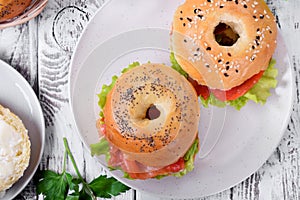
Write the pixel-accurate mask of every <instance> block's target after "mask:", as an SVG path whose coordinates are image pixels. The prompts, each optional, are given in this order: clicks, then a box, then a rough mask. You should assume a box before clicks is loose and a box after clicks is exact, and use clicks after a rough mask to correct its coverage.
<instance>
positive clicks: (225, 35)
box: [214, 22, 240, 46]
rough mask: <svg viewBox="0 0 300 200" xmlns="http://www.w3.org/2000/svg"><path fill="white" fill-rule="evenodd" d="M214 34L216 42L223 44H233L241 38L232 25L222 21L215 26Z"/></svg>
mask: <svg viewBox="0 0 300 200" xmlns="http://www.w3.org/2000/svg"><path fill="white" fill-rule="evenodd" d="M214 35H215V40H216V42H217V43H218V44H219V45H221V46H232V45H234V44H235V43H236V42H237V40H238V39H239V38H240V36H239V34H238V33H237V32H236V31H235V30H234V29H232V27H231V26H229V25H228V24H225V23H222V22H220V23H219V24H218V25H217V26H216V27H215V30H214Z"/></svg>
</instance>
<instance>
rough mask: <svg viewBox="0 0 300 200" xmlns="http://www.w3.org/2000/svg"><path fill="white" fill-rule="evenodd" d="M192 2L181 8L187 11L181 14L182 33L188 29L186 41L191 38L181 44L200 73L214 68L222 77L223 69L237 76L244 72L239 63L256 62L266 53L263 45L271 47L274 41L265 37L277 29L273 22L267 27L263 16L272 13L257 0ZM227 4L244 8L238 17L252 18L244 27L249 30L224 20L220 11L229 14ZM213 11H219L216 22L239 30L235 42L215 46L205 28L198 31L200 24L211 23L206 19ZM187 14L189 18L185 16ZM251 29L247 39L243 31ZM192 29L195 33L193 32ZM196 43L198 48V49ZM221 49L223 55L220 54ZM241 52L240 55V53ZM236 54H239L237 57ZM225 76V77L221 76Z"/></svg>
mask: <svg viewBox="0 0 300 200" xmlns="http://www.w3.org/2000/svg"><path fill="white" fill-rule="evenodd" d="M193 2H194V5H189V6H187V7H186V9H185V10H184V12H185V14H186V15H184V16H183V18H184V21H185V23H186V24H187V25H186V28H185V29H184V33H187V37H188V38H190V39H189V40H188V41H189V42H191V43H188V44H189V45H184V47H186V48H189V49H188V51H186V52H185V53H186V58H187V59H188V61H190V62H191V63H192V64H193V65H195V66H196V68H199V69H197V70H199V71H201V70H203V73H206V72H209V71H212V72H213V73H214V72H217V73H218V74H220V75H222V76H221V77H222V78H224V77H225V75H224V73H226V74H227V75H228V76H235V77H234V78H236V77H238V76H239V74H244V73H245V72H244V71H243V69H240V68H239V65H241V66H244V64H246V65H251V66H252V65H253V64H251V63H252V62H253V63H256V62H259V60H260V59H261V57H263V55H262V54H266V55H268V56H269V53H266V51H265V49H266V48H269V47H270V46H272V47H273V45H271V44H267V43H268V42H266V41H267V40H266V38H268V37H269V36H270V34H273V35H275V33H276V31H275V30H273V26H271V27H272V30H268V29H269V28H267V27H266V26H267V24H269V23H265V22H266V20H268V17H267V16H268V14H269V17H270V16H271V17H272V15H271V12H269V11H268V10H267V9H264V7H263V6H261V3H260V2H259V1H258V0H214V1H207V0H200V1H198V2H197V1H193ZM230 7H235V8H236V10H240V11H241V12H243V16H242V17H241V20H238V21H239V22H240V23H243V20H244V17H249V21H251V22H250V23H249V26H248V27H246V28H247V29H248V28H249V31H248V30H247V31H246V32H247V33H246V34H244V33H243V32H241V31H239V30H240V29H239V28H237V27H241V26H238V25H237V26H236V24H235V22H236V21H234V22H231V21H230V22H227V21H226V20H228V17H224V19H223V18H222V14H223V13H224V15H225V14H228V12H229V9H230ZM214 13H218V15H219V14H220V16H221V17H220V22H219V23H224V24H227V25H228V24H229V25H231V24H233V25H232V30H233V32H238V33H239V34H241V35H239V37H240V39H239V40H237V42H236V43H234V45H231V46H230V45H228V46H225V45H221V44H220V43H219V46H218V44H215V43H213V42H211V41H209V40H208V38H210V36H209V35H208V33H207V32H208V31H207V29H205V30H206V31H205V33H200V31H201V30H202V27H203V26H205V27H206V26H207V23H208V24H209V23H210V22H207V21H205V20H208V19H211V17H212V15H215V14H214ZM229 13H230V12H229ZM187 17H188V18H190V19H191V20H188V19H186V18H187ZM238 17H239V16H238ZM272 19H273V18H272ZM222 20H223V21H222ZM241 21H242V22H241ZM270 21H271V20H268V22H270ZM203 23H205V25H203V26H202V24H203ZM236 23H238V22H236ZM188 24H189V25H188ZM214 24H217V22H214ZM250 26H251V27H250ZM210 28H211V27H210ZM209 30H211V29H209ZM223 31H224V30H222V29H220V30H217V31H216V33H222V32H223ZM250 31H251V34H253V35H252V36H251V38H250V39H248V38H247V39H246V40H247V41H246V40H245V35H249V33H250ZM195 33H196V35H194V34H195ZM226 33H228V32H226ZM227 35H228V34H227ZM215 39H216V41H219V37H215ZM222 39H223V38H222ZM240 41H241V42H240ZM245 41H246V42H245ZM193 43H194V44H193ZM217 43H218V42H217ZM240 45H241V46H240ZM199 46H200V50H198V51H197V49H198V48H199ZM220 46H225V47H220ZM238 46H239V47H238ZM235 48H239V51H237V50H236V49H235ZM220 51H221V53H222V54H223V55H219V53H220ZM241 54H242V58H241V56H240V55H241ZM238 58H240V60H239V59H238ZM235 60H237V62H235ZM241 60H242V61H241ZM198 66H199V67H198ZM201 72H202V71H201ZM223 75H224V76H223ZM228 76H226V77H228ZM234 78H233V79H234ZM224 80H226V79H225V78H224Z"/></svg>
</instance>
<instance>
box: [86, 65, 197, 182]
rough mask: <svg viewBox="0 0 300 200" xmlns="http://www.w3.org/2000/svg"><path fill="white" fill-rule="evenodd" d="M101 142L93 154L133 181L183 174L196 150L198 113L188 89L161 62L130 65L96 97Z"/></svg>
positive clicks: (177, 75) (94, 148) (193, 94)
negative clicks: (105, 160) (98, 109)
mask: <svg viewBox="0 0 300 200" xmlns="http://www.w3.org/2000/svg"><path fill="white" fill-rule="evenodd" d="M99 100H100V101H99V105H100V107H101V108H103V109H102V112H101V114H100V119H99V120H98V121H97V127H98V130H99V132H100V137H101V140H100V142H99V143H97V144H94V145H91V150H92V154H97V155H99V154H103V153H104V154H106V155H107V157H106V158H107V162H108V166H109V167H112V168H114V169H121V170H122V171H124V173H125V177H127V178H132V179H148V178H161V177H164V176H168V175H174V176H177V177H180V176H183V175H185V174H186V173H187V172H189V171H191V170H192V169H193V168H194V158H195V154H196V153H197V152H198V149H199V140H198V123H199V118H200V110H199V103H198V97H197V94H196V92H195V90H194V88H193V86H192V85H191V84H190V83H189V82H188V81H187V80H186V79H185V78H184V77H183V76H181V75H180V74H179V73H178V72H176V71H175V70H173V69H172V68H171V67H167V66H165V65H163V64H152V63H147V64H142V65H140V64H139V63H137V62H136V63H133V64H132V65H130V67H129V68H127V69H125V70H123V74H122V75H121V76H120V77H119V78H117V77H116V76H115V77H113V82H112V84H111V85H104V86H103V87H102V92H101V93H100V94H99Z"/></svg>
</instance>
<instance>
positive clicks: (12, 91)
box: [0, 60, 45, 200]
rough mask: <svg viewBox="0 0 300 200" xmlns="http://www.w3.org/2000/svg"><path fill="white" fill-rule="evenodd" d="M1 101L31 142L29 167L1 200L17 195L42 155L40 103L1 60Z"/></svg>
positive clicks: (15, 73) (42, 129)
mask: <svg viewBox="0 0 300 200" xmlns="http://www.w3.org/2000/svg"><path fill="white" fill-rule="evenodd" d="M0 74H1V79H0V104H2V105H3V106H4V107H6V108H9V109H10V110H11V111H12V112H14V113H15V114H17V115H18V116H19V117H20V118H21V120H22V121H23V123H24V125H25V126H26V128H27V130H28V135H29V138H30V142H31V155H30V162H29V166H28V168H27V169H26V171H25V172H24V175H23V177H22V178H21V179H20V180H18V182H16V183H15V184H14V185H13V186H12V187H11V188H10V189H8V190H7V191H6V192H5V195H4V196H3V197H2V198H0V200H2V199H3V200H9V199H13V198H14V197H16V196H17V195H18V194H19V193H20V192H21V191H22V190H23V189H24V188H25V186H26V185H27V184H28V183H29V181H30V180H31V179H32V177H33V175H34V173H35V171H36V169H37V167H38V165H39V163H40V160H41V157H42V154H43V150H44V138H45V123H44V117H43V113H42V109H41V106H40V103H39V101H38V99H37V97H36V95H35V93H34V91H33V90H32V88H31V86H30V85H29V84H28V82H27V81H26V80H25V79H24V78H23V77H22V76H21V75H20V74H19V73H18V72H17V71H16V70H15V69H14V68H12V67H11V66H10V65H8V64H6V63H5V62H3V61H1V60H0Z"/></svg>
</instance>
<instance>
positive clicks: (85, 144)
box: [68, 0, 295, 199]
mask: <svg viewBox="0 0 300 200" xmlns="http://www.w3.org/2000/svg"><path fill="white" fill-rule="evenodd" d="M112 1H113V0H109V1H107V2H105V3H104V4H103V6H102V7H101V8H100V9H98V11H97V12H96V13H95V14H94V15H93V17H92V18H91V20H90V21H89V22H88V24H87V25H86V27H85V28H84V30H83V32H82V33H81V35H80V37H79V40H78V42H77V43H76V46H75V49H74V51H73V53H72V58H71V62H70V68H69V71H70V72H69V76H68V80H69V84H68V92H69V94H68V97H69V100H70V104H69V106H70V109H71V112H72V119H73V121H74V124H73V125H75V128H76V132H77V134H78V135H79V137H80V139H81V141H82V142H83V143H84V146H85V148H86V149H87V150H88V152H90V148H89V147H88V144H87V142H86V141H85V139H84V138H83V135H82V134H81V133H80V131H79V128H78V126H77V123H76V122H75V117H74V110H73V100H72V91H71V90H72V87H71V78H72V77H71V74H72V68H74V62H75V60H76V59H75V56H78V54H79V53H78V49H79V46H80V45H82V42H81V41H82V38H83V37H84V35H85V33H86V31H87V30H88V28H89V26H90V24H92V23H93V22H94V19H95V18H96V17H97V15H99V13H101V11H102V9H104V8H105V7H107V6H108V5H109V3H111V2H112ZM156 28H157V27H156ZM160 28H161V27H160ZM131 30H132V29H131ZM278 30H279V31H278V35H280V37H281V39H282V40H283V45H284V47H285V49H286V50H287V53H286V56H287V58H288V59H287V63H288V66H287V68H290V70H291V71H290V75H291V78H292V79H291V96H290V97H291V99H290V102H288V104H289V109H288V112H287V116H289V117H286V118H285V121H284V123H283V125H282V126H281V129H282V130H280V131H279V132H278V134H279V135H280V137H279V138H280V140H279V141H278V142H277V144H276V146H274V148H273V149H272V151H271V152H272V153H271V154H270V155H268V156H267V158H266V159H264V161H263V163H262V164H260V165H259V166H258V167H257V168H256V169H255V170H254V171H252V172H249V175H248V176H246V177H244V178H242V180H240V181H239V182H235V183H234V184H232V185H230V186H228V187H226V188H225V189H223V190H220V191H218V192H222V191H224V190H227V189H229V188H231V187H233V186H236V185H237V184H240V183H241V182H243V181H245V180H246V179H247V178H249V177H250V176H251V175H252V174H254V173H255V172H257V171H258V170H259V169H260V168H261V167H262V166H263V164H264V163H265V162H266V161H267V160H268V159H269V158H270V157H271V156H272V154H273V153H274V151H275V149H276V148H277V147H278V146H279V145H280V143H281V141H282V138H283V136H284V134H285V130H286V127H287V126H288V123H289V120H290V116H291V114H292V111H293V106H294V99H295V77H294V76H293V75H292V72H293V70H292V65H291V59H290V54H289V52H288V48H287V46H286V43H285V41H284V37H283V36H282V32H281V29H280V28H279V27H278ZM119 34H121V33H118V34H117V35H114V34H111V37H107V38H105V40H104V41H103V42H102V43H105V41H107V40H109V39H111V38H113V37H115V36H118V35H119ZM102 43H99V44H97V45H96V46H95V47H94V48H89V49H90V52H88V54H87V55H86V56H85V58H84V59H83V62H82V63H81V64H80V65H78V67H79V70H80V68H81V66H82V65H83V64H84V63H85V62H86V59H87V58H88V57H89V56H90V54H91V53H92V52H93V51H94V50H95V49H96V48H97V47H98V46H99V45H101V44H102ZM98 163H100V162H98ZM100 164H101V163H100ZM101 166H102V167H103V168H104V169H106V170H107V173H110V174H114V173H112V172H111V171H109V170H108V168H107V167H106V166H103V165H102V164H101ZM113 176H114V175H113ZM114 177H115V178H117V179H118V180H119V181H121V182H123V183H124V181H123V180H122V179H121V178H120V177H116V176H114ZM125 184H127V185H129V186H130V187H132V188H133V189H136V190H139V191H142V192H144V193H146V194H150V195H154V196H157V197H170V196H169V195H165V194H159V193H151V192H148V191H145V190H143V189H141V188H136V187H135V186H133V185H131V184H129V183H128V182H125ZM218 192H214V193H211V194H208V195H205V196H201V194H199V196H197V197H198V198H199V197H207V196H210V195H213V194H216V193H218ZM197 197H196V196H190V197H188V198H197ZM172 198H175V199H176V198H177V197H174V196H172Z"/></svg>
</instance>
